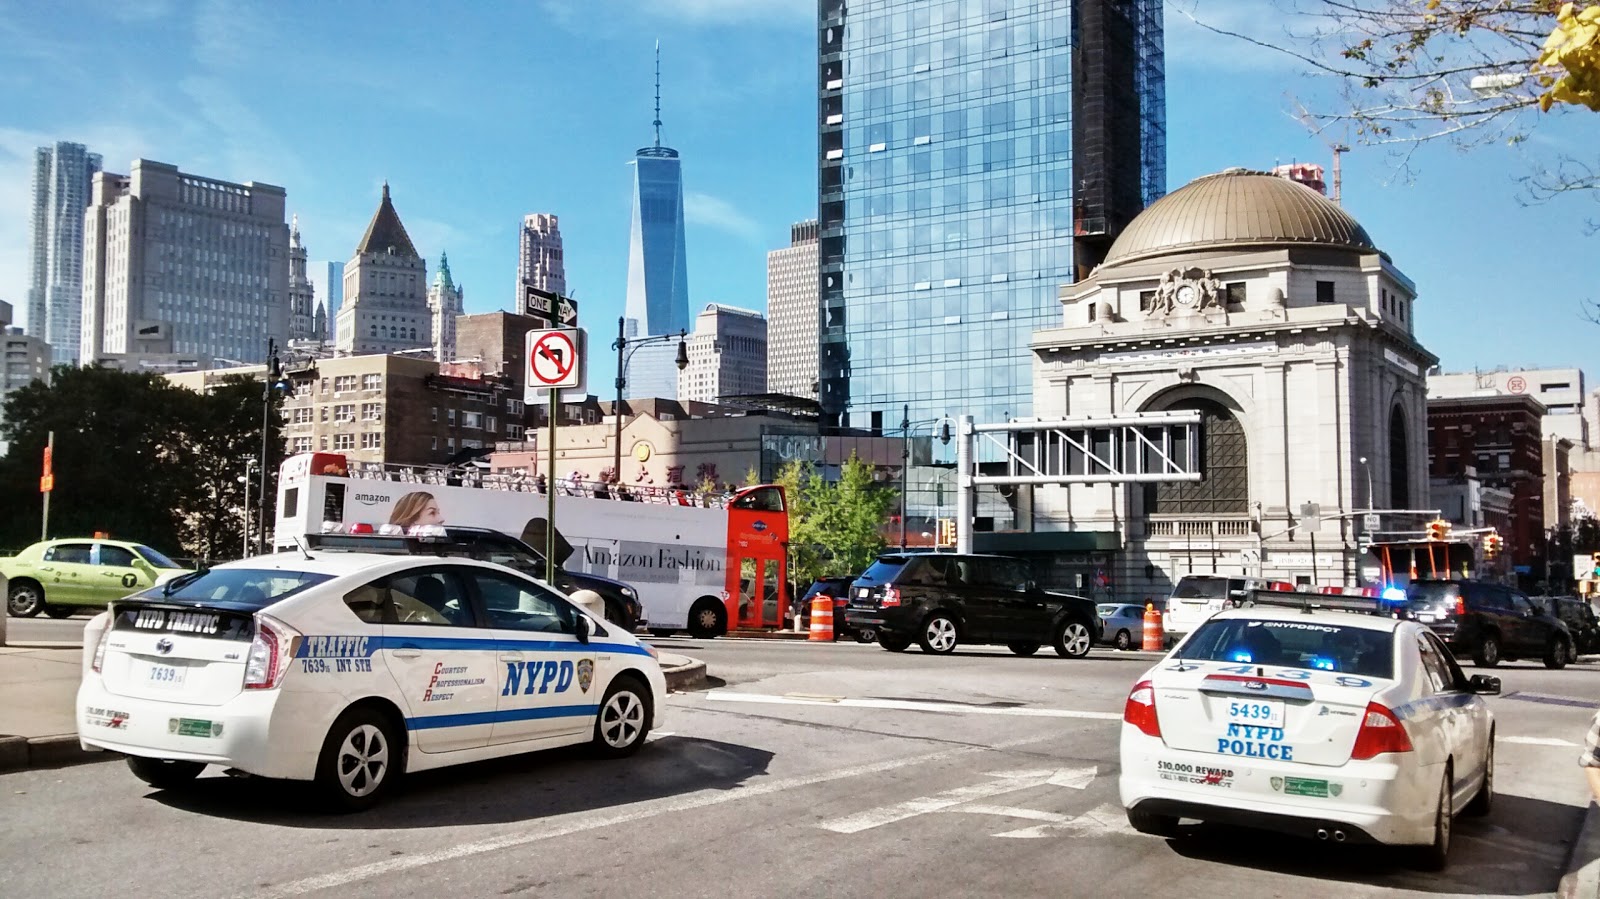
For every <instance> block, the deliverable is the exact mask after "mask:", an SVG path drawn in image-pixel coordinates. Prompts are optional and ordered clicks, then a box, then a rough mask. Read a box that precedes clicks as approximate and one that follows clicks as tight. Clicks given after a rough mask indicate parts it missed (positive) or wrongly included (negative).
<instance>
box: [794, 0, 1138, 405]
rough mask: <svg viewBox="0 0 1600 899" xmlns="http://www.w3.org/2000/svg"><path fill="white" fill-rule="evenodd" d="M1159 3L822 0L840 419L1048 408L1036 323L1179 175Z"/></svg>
mask: <svg viewBox="0 0 1600 899" xmlns="http://www.w3.org/2000/svg"><path fill="white" fill-rule="evenodd" d="M1161 11H1162V4H1161V2H1160V0H1071V2H1056V3H1036V2H1021V0H988V2H984V3H927V2H921V0H853V2H850V3H849V4H848V5H847V4H846V3H845V0H819V4H818V14H819V15H818V21H817V44H818V54H819V55H818V62H819V76H818V85H817V87H818V123H819V132H818V137H819V160H818V204H817V208H818V219H819V248H818V249H819V256H820V275H819V277H820V290H821V293H822V316H823V321H822V326H821V327H822V338H821V352H820V366H821V373H820V381H821V385H820V386H821V396H820V400H821V402H822V404H823V408H824V411H825V421H828V422H830V423H836V424H844V425H849V426H856V427H868V428H882V427H885V426H888V427H889V428H891V429H892V428H893V427H894V426H896V425H898V423H899V421H900V419H901V415H902V412H901V406H902V404H903V403H909V404H910V406H911V416H910V417H911V419H912V420H915V421H920V420H926V419H934V418H937V417H938V416H940V415H941V414H945V413H950V414H956V413H967V414H971V415H974V416H976V417H977V419H978V420H979V421H996V420H1001V419H1002V418H1003V417H1005V416H1010V417H1018V416H1025V415H1028V414H1029V410H1030V408H1031V406H1032V396H1031V392H1032V375H1031V369H1032V365H1033V359H1032V354H1031V353H1030V352H1029V350H1028V346H1029V343H1030V340H1031V338H1032V335H1033V332H1034V331H1036V330H1039V329H1041V328H1048V327H1053V326H1055V325H1056V324H1057V323H1058V320H1059V318H1060V305H1059V302H1058V300H1057V290H1058V288H1060V286H1061V285H1062V284H1064V283H1070V282H1073V281H1076V280H1078V279H1079V278H1081V277H1083V276H1085V275H1087V274H1088V272H1089V271H1090V270H1091V269H1092V268H1093V267H1094V266H1095V265H1096V264H1097V263H1098V262H1099V261H1100V260H1101V259H1102V258H1104V254H1105V252H1106V251H1107V250H1108V249H1109V248H1110V245H1111V242H1112V241H1113V240H1114V239H1115V238H1116V236H1117V234H1118V233H1120V231H1121V229H1122V228H1123V227H1124V226H1125V225H1126V224H1127V223H1128V222H1129V221H1131V220H1132V218H1133V217H1134V216H1135V215H1136V214H1137V213H1138V212H1139V211H1140V210H1141V209H1142V208H1143V206H1144V204H1145V203H1146V202H1149V201H1150V200H1152V199H1154V198H1155V197H1156V196H1158V195H1159V194H1160V193H1161V192H1162V190H1163V185H1164V181H1165V162H1164V159H1165V137H1164V135H1165V124H1164V103H1165V100H1164V74H1163V71H1162V24H1161Z"/></svg>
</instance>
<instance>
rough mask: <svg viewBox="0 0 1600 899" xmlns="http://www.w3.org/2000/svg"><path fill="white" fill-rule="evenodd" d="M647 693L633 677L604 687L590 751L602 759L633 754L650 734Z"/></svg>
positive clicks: (620, 679) (620, 678) (648, 698)
mask: <svg viewBox="0 0 1600 899" xmlns="http://www.w3.org/2000/svg"><path fill="white" fill-rule="evenodd" d="M650 717H651V715H650V691H649V690H648V689H646V688H645V686H644V685H643V684H641V683H639V681H638V680H637V679H635V678H632V677H619V678H617V679H616V680H614V681H612V682H611V686H609V687H607V688H606V696H605V699H602V700H601V701H600V714H599V715H597V716H596V717H595V721H594V741H593V746H594V751H595V753H596V754H597V755H599V756H601V757H602V758H609V759H620V758H623V757H624V756H630V755H633V754H634V753H635V752H638V751H639V747H640V746H643V745H644V738H645V737H646V736H648V735H649V733H650Z"/></svg>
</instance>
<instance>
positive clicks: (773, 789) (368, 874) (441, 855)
mask: <svg viewBox="0 0 1600 899" xmlns="http://www.w3.org/2000/svg"><path fill="white" fill-rule="evenodd" d="M1046 739H1050V738H1049V737H1027V738H1022V739H1016V740H1006V741H1003V742H1000V743H995V744H992V745H989V746H962V747H959V748H956V749H946V750H942V751H940V752H931V753H925V754H923V755H914V756H907V757H905V758H900V759H885V760H883V761H881V762H870V763H867V764H863V765H853V766H850V767H847V768H835V769H831V770H827V771H819V772H817V773H815V774H803V775H799V776H796V777H786V778H781V779H779V780H771V781H766V782H764V783H760V784H756V785H754V786H738V787H735V788H733V789H731V790H723V789H716V790H701V791H699V792H696V793H690V794H688V795H687V796H674V797H669V798H663V799H654V800H650V801H647V802H638V803H633V804H632V805H630V806H628V807H626V808H625V809H624V810H623V811H618V812H614V813H612V814H609V815H597V814H596V813H595V812H594V811H592V810H591V811H585V812H572V813H570V814H567V815H562V816H559V817H556V818H552V819H549V821H546V822H538V821H535V822H532V823H533V825H534V826H535V827H537V826H539V824H541V823H542V824H546V825H547V826H545V827H543V828H541V829H539V830H537V831H534V832H528V831H521V832H518V833H509V834H504V835H502V836H498V837H490V838H488V839H483V840H476V841H473V842H470V843H460V844H458V845H455V846H448V847H445V848H443V849H436V850H434V851H432V852H424V853H419V854H417V855H410V856H402V857H399V858H391V859H387V860H385V861H381V862H373V863H371V864H367V865H358V866H356V867H354V868H349V869H346V870H343V871H335V872H332V873H328V874H321V875H318V876H315V877H307V878H303V879H301V880H295V881H291V882H289V883H285V884H282V885H280V886H279V887H277V888H276V889H272V890H265V891H263V890H256V889H252V890H250V891H249V892H246V893H243V894H241V899H278V897H286V896H303V895H305V894H307V893H314V892H317V891H318V890H327V889H333V888H334V887H340V886H345V885H346V884H351V883H357V882H360V881H363V880H371V879H372V878H374V877H381V876H383V875H385V874H395V873H398V872H401V871H409V870H412V869H414V868H423V867H427V866H428V865H436V864H439V863H441V862H447V861H453V860H455V859H461V858H470V857H472V856H475V855H482V854H484V853H488V852H499V851H501V850H504V849H514V848H516V847H519V846H527V845H530V844H532V843H538V842H542V841H544V840H551V839H555V838H557V837H564V836H570V835H571V834H575V833H584V832H586V831H591V830H598V829H600V828H603V827H615V826H617V825H621V824H631V823H633V822H635V821H643V820H646V819H649V818H656V817H660V816H661V815H666V814H671V813H673V812H684V811H692V810H694V809H701V808H707V807H709V806H714V805H722V804H723V803H727V802H734V801H737V800H740V799H753V798H756V797H759V796H770V795H772V794H774V793H781V792H784V791H786V790H794V789H799V788H801V787H808V786H812V785H813V784H820V783H828V782H830V781H835V780H845V779H848V778H852V777H863V776H866V775H869V774H881V773H883V772H886V771H894V770H896V769H898V768H907V767H911V766H914V765H926V764H930V763H936V762H942V761H947V760H949V759H954V758H960V757H961V756H964V755H972V754H975V753H980V752H991V751H996V750H1006V749H1013V748H1015V747H1018V746H1025V745H1027V744H1029V743H1038V742H1042V741H1043V740H1046Z"/></svg>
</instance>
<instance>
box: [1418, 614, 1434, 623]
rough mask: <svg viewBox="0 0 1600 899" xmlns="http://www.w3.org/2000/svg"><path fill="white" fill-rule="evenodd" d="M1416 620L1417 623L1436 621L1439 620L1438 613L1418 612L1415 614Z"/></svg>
mask: <svg viewBox="0 0 1600 899" xmlns="http://www.w3.org/2000/svg"><path fill="white" fill-rule="evenodd" d="M1417 620H1418V621H1429V622H1432V621H1438V620H1439V613H1437V612H1418V613H1417Z"/></svg>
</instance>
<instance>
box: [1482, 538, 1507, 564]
mask: <svg viewBox="0 0 1600 899" xmlns="http://www.w3.org/2000/svg"><path fill="white" fill-rule="evenodd" d="M1505 542H1506V541H1505V538H1504V537H1501V536H1500V535H1499V534H1490V535H1488V536H1487V537H1484V538H1483V557H1484V558H1485V559H1492V558H1494V557H1495V556H1498V555H1500V550H1501V549H1502V548H1504V546H1505Z"/></svg>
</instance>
